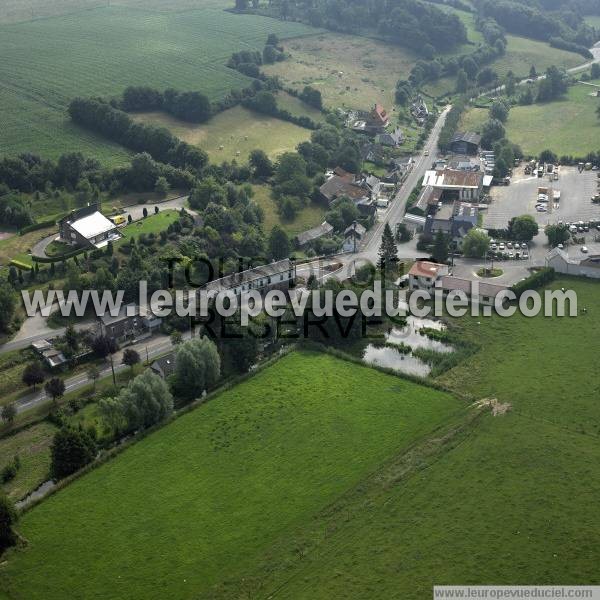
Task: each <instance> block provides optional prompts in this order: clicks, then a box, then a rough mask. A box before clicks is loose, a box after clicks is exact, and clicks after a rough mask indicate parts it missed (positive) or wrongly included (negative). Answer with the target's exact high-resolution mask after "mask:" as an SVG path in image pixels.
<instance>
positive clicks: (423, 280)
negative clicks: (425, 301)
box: [408, 260, 448, 292]
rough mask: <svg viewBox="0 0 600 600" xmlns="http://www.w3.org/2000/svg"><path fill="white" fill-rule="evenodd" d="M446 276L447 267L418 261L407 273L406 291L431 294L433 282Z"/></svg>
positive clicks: (426, 261)
mask: <svg viewBox="0 0 600 600" xmlns="http://www.w3.org/2000/svg"><path fill="white" fill-rule="evenodd" d="M447 274H448V265H442V264H440V263H434V262H430V261H428V260H418V261H417V262H416V263H415V264H414V265H413V266H412V267H411V268H410V271H409V272H408V289H409V290H425V291H428V292H431V291H432V290H433V289H434V287H435V282H436V281H437V280H438V279H440V277H443V276H444V275H447Z"/></svg>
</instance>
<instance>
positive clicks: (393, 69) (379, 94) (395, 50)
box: [263, 33, 417, 110]
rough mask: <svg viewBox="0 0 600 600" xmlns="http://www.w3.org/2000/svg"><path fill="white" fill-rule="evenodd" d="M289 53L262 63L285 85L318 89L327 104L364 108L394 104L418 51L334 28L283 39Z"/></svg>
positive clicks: (267, 70) (327, 105) (389, 106)
mask: <svg viewBox="0 0 600 600" xmlns="http://www.w3.org/2000/svg"><path fill="white" fill-rule="evenodd" d="M284 46H285V49H286V50H287V51H288V52H289V53H290V54H291V58H290V59H288V60H286V61H283V62H280V63H276V64H274V65H267V66H265V67H264V69H263V70H264V71H265V73H267V74H268V75H277V76H278V77H280V78H281V80H282V81H284V82H285V83H286V84H287V85H289V86H291V87H294V88H296V89H302V88H303V87H304V86H305V85H312V86H313V87H315V88H317V89H318V90H320V91H321V94H322V95H323V100H324V103H325V106H326V107H329V108H333V107H348V108H357V109H368V108H370V107H371V106H372V105H373V104H375V102H381V103H383V105H384V106H386V107H387V108H388V110H391V109H392V106H393V104H394V90H395V89H396V82H397V81H398V79H403V78H406V77H408V74H409V73H410V70H411V68H412V66H413V64H414V62H415V61H416V60H417V57H416V56H415V55H414V54H413V53H411V52H410V51H409V50H406V49H404V48H400V47H398V46H391V45H389V44H384V43H383V42H379V41H377V40H372V39H368V38H363V37H359V36H351V35H344V34H337V33H327V34H323V35H318V36H311V37H306V38H298V39H293V40H290V41H289V42H287V43H286V44H284Z"/></svg>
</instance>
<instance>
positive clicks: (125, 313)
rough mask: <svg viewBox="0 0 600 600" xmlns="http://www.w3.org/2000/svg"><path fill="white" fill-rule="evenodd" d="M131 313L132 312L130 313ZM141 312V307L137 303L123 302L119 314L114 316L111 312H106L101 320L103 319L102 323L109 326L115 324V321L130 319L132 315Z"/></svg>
mask: <svg viewBox="0 0 600 600" xmlns="http://www.w3.org/2000/svg"><path fill="white" fill-rule="evenodd" d="M129 313H131V314H129ZM139 314H140V307H139V306H138V305H137V304H133V303H132V304H127V305H125V304H122V305H121V308H120V309H119V314H118V315H116V316H114V317H113V316H112V315H111V314H110V313H108V312H107V313H104V314H103V315H102V316H101V317H100V320H101V321H102V324H103V325H105V326H109V325H114V324H115V323H118V322H120V321H123V320H125V319H130V318H131V317H137V316H139Z"/></svg>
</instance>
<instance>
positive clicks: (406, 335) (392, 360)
mask: <svg viewBox="0 0 600 600" xmlns="http://www.w3.org/2000/svg"><path fill="white" fill-rule="evenodd" d="M424 328H425V329H435V330H436V331H443V330H444V329H446V326H445V325H444V323H442V322H441V321H435V320H433V319H420V318H418V317H413V316H410V317H407V319H406V325H405V326H404V327H394V328H392V329H390V330H389V331H388V332H387V333H386V334H385V343H386V345H383V344H378V343H372V344H368V345H367V346H366V348H365V349H364V352H363V355H362V359H363V361H364V362H366V363H369V364H373V365H377V366H379V367H385V368H387V369H394V370H395V371H399V372H401V373H407V374H409V375H418V376H420V377H426V376H427V375H429V373H430V371H431V367H430V366H429V365H428V364H427V363H426V362H425V361H423V360H422V359H420V358H419V357H417V356H413V354H412V352H408V353H405V352H401V351H400V350H399V349H400V348H401V347H402V345H404V346H410V347H411V348H413V349H417V348H424V349H426V350H433V351H434V352H452V351H453V348H452V346H448V345H447V344H444V343H443V342H440V341H438V340H432V339H430V338H428V337H427V336H426V335H421V333H419V331H420V330H421V329H424ZM393 346H398V348H394V347H393Z"/></svg>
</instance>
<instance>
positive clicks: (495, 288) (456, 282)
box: [442, 275, 508, 298]
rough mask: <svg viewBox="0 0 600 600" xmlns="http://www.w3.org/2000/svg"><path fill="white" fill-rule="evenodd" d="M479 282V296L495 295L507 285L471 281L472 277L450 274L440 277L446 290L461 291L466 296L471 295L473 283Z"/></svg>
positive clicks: (505, 288)
mask: <svg viewBox="0 0 600 600" xmlns="http://www.w3.org/2000/svg"><path fill="white" fill-rule="evenodd" d="M474 283H477V284H479V296H490V297H492V298H493V297H496V296H497V295H498V294H499V293H500V292H503V291H504V290H507V289H508V287H507V286H505V285H499V284H497V283H487V282H486V281H479V280H477V281H473V280H472V279H464V278H462V277H453V276H452V275H446V276H445V277H442V289H443V290H444V291H446V292H450V291H462V292H464V293H465V294H467V296H470V295H471V292H472V290H473V284H474Z"/></svg>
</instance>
